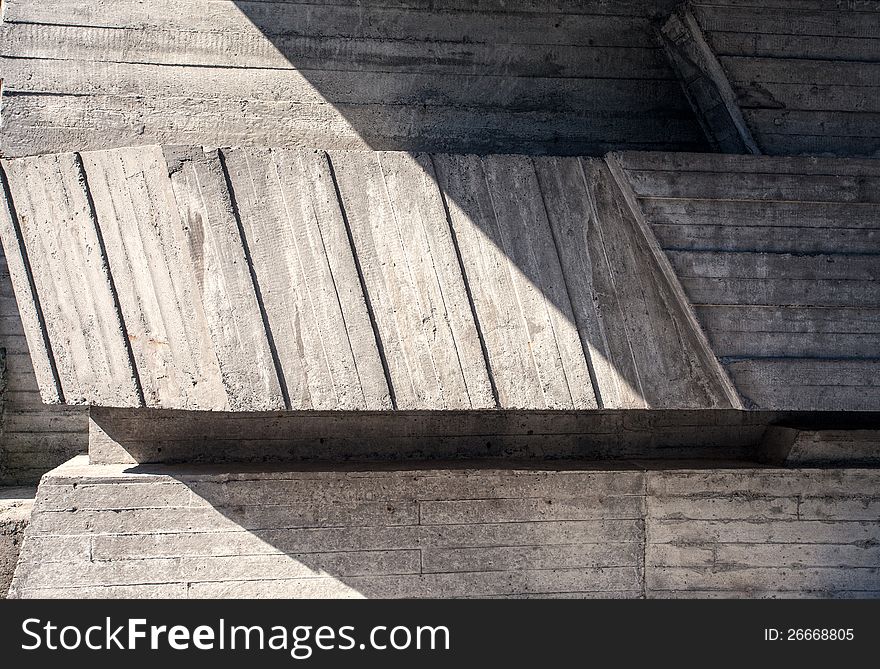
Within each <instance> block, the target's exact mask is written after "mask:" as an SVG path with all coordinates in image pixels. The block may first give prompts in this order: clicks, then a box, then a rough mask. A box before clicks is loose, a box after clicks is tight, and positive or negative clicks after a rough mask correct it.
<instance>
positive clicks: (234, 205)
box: [217, 150, 292, 409]
mask: <svg viewBox="0 0 880 669" xmlns="http://www.w3.org/2000/svg"><path fill="white" fill-rule="evenodd" d="M217 159H218V160H219V161H220V169H221V170H222V171H223V179H224V180H225V182H226V188H227V189H228V190H229V201H230V203H231V205H232V213H233V216H234V217H235V223H236V226H237V227H238V234H239V236H240V237H241V246H242V249H243V250H244V257H245V261H246V262H247V266H248V273H249V274H250V276H251V281H252V282H253V284H254V295H255V297H256V299H257V306H258V307H259V310H260V318H261V319H262V321H263V329H264V330H265V332H266V342H267V343H268V345H269V351H270V353H271V355H272V363H273V365H274V366H275V373H276V375H277V376H278V385H279V386H280V389H281V397H282V398H283V400H284V407H285V408H286V409H291V408H292V407H291V404H290V395H289V393H288V391H287V381H286V379H285V378H284V370H283V369H282V367H281V362H280V361H279V359H278V349H277V347H276V346H275V338H274V337H273V335H272V328H271V326H270V325H269V318H268V316H267V315H266V305H265V304H264V302H263V295H262V292H261V291H260V282H259V280H258V279H257V275H256V272H255V271H254V263H253V259H252V257H251V251H250V247H249V246H248V240H247V235H246V234H245V231H244V227H243V226H242V223H241V211H240V210H239V207H238V201H237V199H236V195H235V189H234V188H233V187H232V181H231V180H230V178H229V170H228V169H227V167H226V158H225V156H224V152H223V150H218V151H217Z"/></svg>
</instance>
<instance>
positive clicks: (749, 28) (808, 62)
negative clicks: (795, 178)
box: [689, 0, 880, 157]
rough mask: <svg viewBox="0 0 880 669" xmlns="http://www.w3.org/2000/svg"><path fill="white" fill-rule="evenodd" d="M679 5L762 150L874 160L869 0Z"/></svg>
mask: <svg viewBox="0 0 880 669" xmlns="http://www.w3.org/2000/svg"><path fill="white" fill-rule="evenodd" d="M689 5H690V7H691V10H692V12H693V15H694V17H695V19H696V21H697V23H698V24H699V26H700V28H701V29H702V32H703V35H704V36H705V40H706V42H707V43H708V45H709V47H710V48H711V50H712V52H713V53H714V55H715V56H716V57H717V59H718V62H719V63H720V65H721V67H722V68H723V70H724V73H725V76H726V79H727V80H728V81H729V83H730V86H731V88H732V90H733V92H734V95H735V96H736V101H737V104H738V106H739V108H740V109H741V110H742V115H743V118H744V119H745V122H746V125H747V126H748V127H749V129H750V131H751V134H752V136H753V137H754V140H755V142H756V144H757V146H758V148H759V149H760V150H761V151H762V152H763V153H767V154H770V155H797V154H809V155H829V154H830V155H839V156H874V157H878V156H880V38H878V35H880V6H878V5H877V3H876V2H824V1H823V0H806V1H805V0H799V1H798V2H794V3H792V2H786V1H785V0H770V1H769V2H752V1H748V2H742V1H741V0H720V1H719V0H711V2H701V1H700V0H696V1H695V2H691V3H689Z"/></svg>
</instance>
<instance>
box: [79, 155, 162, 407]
mask: <svg viewBox="0 0 880 669" xmlns="http://www.w3.org/2000/svg"><path fill="white" fill-rule="evenodd" d="M74 160H75V161H76V167H77V170H78V171H79V175H80V179H81V180H82V185H83V191H84V193H85V197H86V202H88V207H89V209H88V210H89V220H90V221H91V222H92V224H93V225H94V227H95V235H96V237H97V238H98V248H99V249H100V252H101V258H102V260H103V263H104V266H105V267H106V268H107V283H108V285H109V287H110V294H111V296H112V297H113V306H114V308H115V309H116V314H117V317H118V318H119V324H120V325H121V327H122V333H123V336H122V340H123V342H124V343H125V351H126V353H127V354H128V360H129V365H130V366H131V374H132V380H133V381H134V386H135V390H136V391H137V395H138V401H139V402H140V406H146V400H145V398H144V388H143V386H142V385H141V377H140V374H139V373H138V368H137V362H136V361H135V358H134V353H133V352H132V350H131V341H130V340H129V338H128V328H127V327H126V326H125V315H124V314H123V313H122V307H121V305H120V302H119V293H118V292H117V290H116V283H115V282H114V280H113V268H112V267H111V266H110V257H109V256H108V255H107V247H106V245H105V244H104V235H103V233H102V232H101V225H100V223H99V221H98V212H97V210H96V209H95V201H94V199H92V190H91V188H90V187H89V178H88V175H87V174H86V169H85V166H84V165H83V160H82V156H81V155H80V154H79V153H75V154H74Z"/></svg>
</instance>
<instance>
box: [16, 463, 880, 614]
mask: <svg viewBox="0 0 880 669" xmlns="http://www.w3.org/2000/svg"><path fill="white" fill-rule="evenodd" d="M126 469H127V466H124V465H122V466H119V465H116V466H113V465H87V464H85V458H84V457H83V458H78V459H75V460H74V461H71V462H70V463H68V464H67V465H65V466H63V467H60V468H58V469H56V470H55V471H53V472H51V473H49V474H47V475H46V476H45V477H44V478H43V481H42V483H41V485H40V488H39V491H38V493H37V500H36V505H35V508H34V513H33V516H32V519H31V523H30V525H29V526H28V528H27V534H26V538H25V541H24V544H23V546H22V550H21V556H20V559H19V563H18V567H17V569H16V572H15V576H14V580H13V585H12V591H11V594H12V596H14V597H22V598H29V597H173V598H200V597H291V598H296V597H299V598H304V597H447V598H450V597H518V598H519V597H541V596H545V597H546V596H553V597H606V598H607V597H657V596H659V597H669V596H676V595H678V596H707V597H719V596H720V597H732V596H740V597H743V596H751V597H761V596H766V597H780V596H785V597H811V596H812V597H830V596H836V597H877V596H880V570H878V568H877V564H878V549H877V542H878V540H880V521H878V513H877V505H878V503H880V500H878V497H877V489H878V483H880V473H878V471H877V470H869V469H867V470H866V469H829V470H804V469H790V470H784V469H764V468H755V467H754V466H752V467H741V468H725V467H719V468H708V469H690V468H687V467H684V468H671V469H668V468H661V469H652V468H651V467H650V465H647V464H644V463H643V464H641V465H639V466H636V465H632V464H630V465H626V464H624V465H621V464H617V465H615V466H612V467H608V466H602V465H601V464H598V465H596V466H592V467H584V466H583V465H581V466H578V465H575V464H572V463H567V464H563V463H560V465H558V466H546V465H542V466H541V467H538V468H535V467H528V466H523V465H514V464H508V465H506V466H499V467H486V466H483V467H474V466H471V467H463V468H461V467H460V468H449V467H442V466H440V465H439V464H437V463H434V464H432V465H431V466H428V467H425V468H394V467H388V468H385V469H382V470H376V469H372V470H371V469H367V468H363V467H356V466H348V467H344V466H337V467H335V468H334V469H333V470H323V469H320V468H314V467H312V468H307V469H296V468H290V467H287V468H280V469H274V470H263V471H256V472H255V471H253V470H251V471H246V470H243V469H234V468H233V469H230V470H228V471H225V472H222V473H218V472H217V471H216V469H207V470H200V469H199V468H198V467H195V468H193V467H190V468H186V467H176V468H174V467H171V468H168V467H165V468H158V467H157V468H148V467H143V468H141V469H140V470H139V471H138V472H137V473H134V472H131V471H130V470H129V471H126ZM74 509H75V510H76V511H75V512H73V513H71V511H72V510H74Z"/></svg>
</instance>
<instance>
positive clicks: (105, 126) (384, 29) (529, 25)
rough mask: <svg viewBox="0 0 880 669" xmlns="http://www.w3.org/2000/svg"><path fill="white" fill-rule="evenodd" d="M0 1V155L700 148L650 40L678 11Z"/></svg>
mask: <svg viewBox="0 0 880 669" xmlns="http://www.w3.org/2000/svg"><path fill="white" fill-rule="evenodd" d="M4 4H5V12H4V19H5V22H6V23H5V25H4V27H3V33H2V37H3V39H2V41H0V43H2V45H3V47H2V51H0V54H2V55H3V56H8V57H9V58H8V59H7V60H5V61H4V63H3V65H4V70H5V71H7V72H8V76H6V77H5V79H6V81H5V82H4V88H5V90H6V94H5V100H4V106H5V108H6V110H7V116H8V122H7V123H5V124H4V130H3V142H4V143H3V147H4V148H3V151H4V153H5V155H21V154H28V153H35V152H40V153H44V152H56V151H62V150H86V149H94V148H108V147H113V146H117V147H118V146H129V145H132V144H143V143H163V144H165V143H176V144H206V145H215V144H216V143H217V142H218V139H219V141H220V143H222V144H224V145H245V146H260V145H262V146H284V147H302V146H305V147H314V148H320V149H352V148H359V149H363V148H371V149H382V150H406V151H432V152H477V153H499V152H503V153H530V154H534V153H550V154H567V155H582V154H592V155H600V154H602V153H604V152H605V151H607V150H610V149H625V148H629V149H660V150H694V151H699V150H702V149H704V148H705V147H706V146H707V145H706V143H705V141H704V139H703V135H702V132H701V130H700V128H699V125H698V123H697V121H696V117H695V115H694V113H693V112H692V110H691V109H690V107H689V105H688V102H687V99H686V97H685V96H684V94H683V92H682V90H681V87H680V86H679V83H678V81H677V79H676V75H675V73H674V72H673V70H672V68H671V67H670V66H669V64H668V62H667V60H666V56H665V54H664V52H663V49H662V48H661V47H660V44H659V42H658V40H657V39H656V36H655V26H656V25H657V24H659V22H660V21H662V19H663V18H664V17H666V16H668V14H669V12H670V11H671V10H672V8H673V7H674V6H675V4H676V3H675V0H625V1H623V2H609V1H608V0H588V1H587V2H572V1H569V0H564V1H563V2H559V1H557V0H529V1H527V2H505V1H502V0H482V1H481V2H476V3H474V2H470V1H467V2H459V1H458V0H451V1H448V2H447V1H440V2H437V1H432V2H427V1H425V0H403V1H401V0H393V1H391V2H388V1H386V0H366V1H363V2H354V1H351V2H349V1H343V2H312V1H309V2H299V1H288V0H279V1H264V0H256V1H236V2H231V1H226V0H221V1H219V2H218V1H210V2H209V1H206V0H159V2H153V3H150V4H149V6H147V5H145V4H143V3H141V2H137V1H135V0H122V1H120V0H114V1H112V2H111V1H108V0H85V1H82V0H79V1H76V2H74V1H72V0H49V1H47V2H40V3H31V2H26V1H22V0H7V1H6V2H5V3H4ZM62 63H63V66H61V67H59V64H62Z"/></svg>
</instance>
